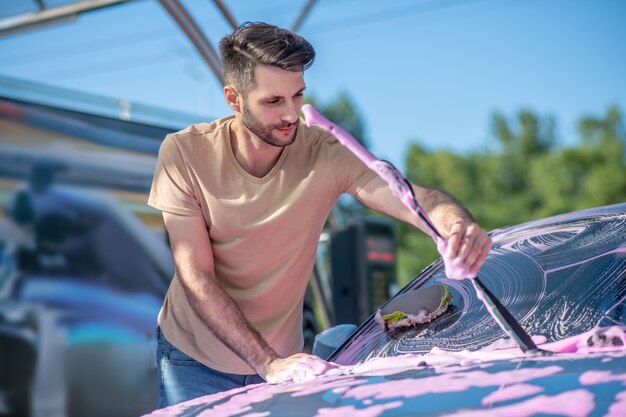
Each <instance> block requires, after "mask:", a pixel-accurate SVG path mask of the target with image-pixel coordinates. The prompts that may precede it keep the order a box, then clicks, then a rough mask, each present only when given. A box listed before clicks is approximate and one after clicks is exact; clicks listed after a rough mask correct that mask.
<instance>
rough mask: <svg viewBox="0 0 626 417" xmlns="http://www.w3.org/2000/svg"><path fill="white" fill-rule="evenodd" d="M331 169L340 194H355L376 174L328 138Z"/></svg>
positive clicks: (338, 143)
mask: <svg viewBox="0 0 626 417" xmlns="http://www.w3.org/2000/svg"><path fill="white" fill-rule="evenodd" d="M328 152H329V158H330V164H331V169H332V171H333V174H334V178H335V181H336V183H337V187H338V189H339V192H340V193H349V194H352V195H353V196H356V194H357V193H358V192H359V190H361V188H363V186H365V184H367V183H368V182H370V181H371V180H372V179H373V178H375V177H376V176H377V174H376V173H375V172H374V171H372V170H371V169H369V168H368V167H367V165H365V164H364V163H363V162H362V161H361V160H360V159H359V158H357V157H356V156H355V155H354V154H353V153H352V152H351V151H350V150H349V149H347V148H346V147H344V146H343V145H342V144H341V143H340V142H339V141H338V140H337V139H335V138H334V137H331V138H329V143H328Z"/></svg>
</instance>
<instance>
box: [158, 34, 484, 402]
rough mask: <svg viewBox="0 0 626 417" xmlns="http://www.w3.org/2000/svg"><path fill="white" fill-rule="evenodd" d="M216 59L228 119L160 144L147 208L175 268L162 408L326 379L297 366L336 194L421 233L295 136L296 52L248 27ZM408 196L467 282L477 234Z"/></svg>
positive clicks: (429, 202) (332, 154)
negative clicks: (158, 219)
mask: <svg viewBox="0 0 626 417" xmlns="http://www.w3.org/2000/svg"><path fill="white" fill-rule="evenodd" d="M220 54H221V60H222V68H223V72H224V79H225V80H226V86H225V87H224V97H225V99H226V102H227V103H228V105H229V106H230V107H231V108H232V109H233V112H234V115H233V116H230V117H226V118H223V119H219V120H216V121H214V122H212V123H210V124H198V125H193V126H190V127H188V128H186V129H184V130H182V131H180V132H177V133H174V134H172V135H168V136H167V137H166V138H165V140H164V141H163V144H162V146H161V150H160V152H159V160H158V164H157V168H156V171H155V176H154V182H153V185H152V190H151V193H150V197H149V201H148V203H149V204H150V205H151V206H153V207H155V208H157V209H160V210H161V211H162V212H163V219H164V222H165V226H166V228H167V231H168V233H169V236H170V242H171V246H172V252H173V256H174V261H175V264H176V273H175V276H174V278H173V280H172V283H171V285H170V288H169V290H168V293H167V296H166V298H165V301H164V304H163V308H162V310H161V313H160V315H159V326H160V329H159V350H158V363H159V379H160V392H159V396H160V406H161V407H163V406H166V405H170V404H175V403H178V402H181V401H184V400H188V399H190V398H194V397H197V396H200V395H206V394H209V393H213V392H218V391H221V390H226V389H230V388H235V387H238V386H243V385H246V384H249V383H256V382H261V381H262V380H265V381H268V382H270V383H272V382H280V381H289V380H299V379H303V378H308V377H312V376H315V375H319V374H322V373H324V372H325V371H326V370H327V369H328V367H329V366H330V365H329V364H328V363H327V362H325V361H323V360H322V359H321V358H318V357H316V356H313V355H307V354H303V353H298V352H299V351H300V350H301V349H302V346H303V340H302V329H301V322H302V302H303V297H304V292H305V288H306V285H307V280H308V277H309V276H310V274H311V271H312V269H313V265H314V262H315V253H316V247H317V242H318V239H319V235H320V232H321V230H322V227H323V225H324V222H325V219H326V217H327V215H328V214H329V212H330V210H331V208H332V206H333V205H334V203H335V202H336V200H337V198H338V197H339V195H340V194H342V193H345V192H347V193H350V194H352V195H354V196H355V197H356V198H357V199H359V200H360V201H361V202H362V203H364V204H366V205H367V206H369V207H371V208H373V209H376V210H379V211H382V212H385V213H387V214H390V215H392V216H394V217H396V218H399V219H402V220H404V221H407V222H409V223H411V224H413V225H415V226H416V227H422V226H421V224H420V223H419V222H418V220H417V219H415V218H414V217H413V216H412V215H411V214H410V212H409V211H408V210H407V209H406V208H405V207H404V206H403V205H402V203H401V202H400V201H399V200H398V199H397V198H396V197H394V196H393V195H392V194H391V191H390V190H389V189H388V187H387V185H386V183H384V182H383V181H382V180H381V179H379V178H378V177H377V176H376V174H375V173H373V172H372V171H370V170H369V169H367V167H365V166H364V165H363V164H362V163H361V162H360V161H359V160H358V159H357V158H355V157H354V156H353V155H352V154H351V153H350V152H349V151H348V150H346V149H345V148H343V147H342V146H341V144H339V143H338V141H336V140H335V139H334V138H333V137H332V136H330V135H329V134H327V133H325V132H324V131H322V130H321V129H319V128H307V127H306V126H304V125H301V124H300V119H299V113H300V109H301V106H302V104H303V92H304V89H305V83H304V79H303V73H304V70H305V69H307V68H308V67H309V66H310V65H311V64H312V62H313V59H314V57H315V51H314V49H313V47H312V46H311V45H310V44H309V43H308V42H307V41H306V40H305V39H303V38H302V37H300V36H298V35H296V34H294V33H291V32H289V31H287V30H283V29H279V28H277V27H274V26H271V25H267V24H264V23H247V24H244V25H242V26H240V27H239V28H238V29H237V30H236V31H235V32H234V33H233V34H232V35H229V36H226V37H225V38H224V39H222V41H221V42H220ZM414 189H415V193H416V196H417V199H418V202H419V203H420V205H421V206H422V207H423V208H424V209H425V210H426V211H427V213H428V215H429V216H430V217H431V219H432V220H433V222H434V223H435V226H436V227H437V228H438V229H439V230H440V231H441V233H443V235H444V236H447V237H448V238H449V239H450V241H449V242H450V244H449V247H450V249H449V250H450V251H451V252H452V255H454V256H459V257H461V258H462V259H463V260H464V261H465V264H466V265H467V266H468V267H469V269H470V270H471V271H473V272H475V271H477V270H478V268H480V266H481V265H482V263H483V262H484V260H485V258H486V256H487V254H488V252H489V249H490V248H491V241H490V239H489V238H488V237H487V234H486V233H485V232H484V231H483V230H482V229H480V228H479V227H478V226H477V225H476V224H475V223H474V221H473V220H472V217H471V215H470V214H469V213H468V212H467V211H466V210H465V209H463V208H462V207H461V206H460V205H459V204H458V203H456V202H455V201H454V200H452V199H451V198H450V197H448V196H447V195H446V194H444V193H442V192H439V191H436V190H431V189H428V188H424V187H420V186H414ZM161 332H162V333H161ZM190 365H192V366H190Z"/></svg>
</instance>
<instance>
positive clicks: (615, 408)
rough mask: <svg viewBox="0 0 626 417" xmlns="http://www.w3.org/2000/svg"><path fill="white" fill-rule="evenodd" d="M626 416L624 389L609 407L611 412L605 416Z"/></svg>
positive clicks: (625, 393)
mask: <svg viewBox="0 0 626 417" xmlns="http://www.w3.org/2000/svg"><path fill="white" fill-rule="evenodd" d="M624 416H626V392H624V391H622V392H620V393H618V394H617V395H616V396H615V402H613V404H611V406H610V407H609V412H608V414H607V415H605V416H604V417H624Z"/></svg>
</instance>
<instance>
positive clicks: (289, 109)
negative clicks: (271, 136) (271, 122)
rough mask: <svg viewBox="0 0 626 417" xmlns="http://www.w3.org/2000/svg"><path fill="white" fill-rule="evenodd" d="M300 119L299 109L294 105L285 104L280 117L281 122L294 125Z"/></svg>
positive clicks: (292, 103)
mask: <svg viewBox="0 0 626 417" xmlns="http://www.w3.org/2000/svg"><path fill="white" fill-rule="evenodd" d="M299 117H300V109H299V108H298V106H297V105H296V103H294V102H291V103H287V105H286V106H285V109H284V111H283V115H282V121H283V122H288V123H295V122H296V121H297V120H298V118H299Z"/></svg>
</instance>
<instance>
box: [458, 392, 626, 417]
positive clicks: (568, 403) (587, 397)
mask: <svg viewBox="0 0 626 417" xmlns="http://www.w3.org/2000/svg"><path fill="white" fill-rule="evenodd" d="M594 407H595V402H594V398H593V394H592V393H590V392H589V391H587V390H585V389H577V390H573V391H566V392H563V393H561V394H558V395H552V396H548V395H539V396H537V397H533V398H530V399H528V400H525V401H521V402H519V403H516V404H511V405H506V406H501V407H493V408H488V409H481V410H468V411H460V412H456V413H452V414H446V417H530V416H534V415H536V414H556V415H559V416H566V417H587V416H588V415H589V414H590V413H591V412H592V411H593V409H594ZM622 415H623V414H622Z"/></svg>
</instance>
